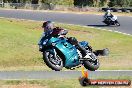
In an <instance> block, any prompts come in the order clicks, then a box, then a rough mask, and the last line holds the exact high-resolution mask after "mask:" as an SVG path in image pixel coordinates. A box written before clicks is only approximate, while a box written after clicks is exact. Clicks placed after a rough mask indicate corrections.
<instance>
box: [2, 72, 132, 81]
mask: <svg viewBox="0 0 132 88" xmlns="http://www.w3.org/2000/svg"><path fill="white" fill-rule="evenodd" d="M88 75H89V78H92V79H93V78H94V79H95V78H116V77H117V78H121V77H131V76H132V71H94V72H93V71H88ZM80 76H82V73H81V71H4V72H0V80H19V79H62V78H63V79H78V78H79V77H80Z"/></svg>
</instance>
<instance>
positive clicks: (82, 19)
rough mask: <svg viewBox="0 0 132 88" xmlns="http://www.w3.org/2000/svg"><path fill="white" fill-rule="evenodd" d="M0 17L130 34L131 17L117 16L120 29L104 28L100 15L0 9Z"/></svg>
mask: <svg viewBox="0 0 132 88" xmlns="http://www.w3.org/2000/svg"><path fill="white" fill-rule="evenodd" d="M0 17H6V18H18V19H28V20H37V21H46V20H50V21H54V22H59V23H68V24H76V25H83V26H92V27H98V28H105V29H109V30H113V31H119V32H123V33H127V34H132V16H131V17H127V16H118V21H119V22H120V24H121V26H120V27H113V26H109V27H108V26H106V25H105V24H104V23H102V20H103V19H102V15H90V14H74V13H59V12H42V11H24V10H2V9H0Z"/></svg>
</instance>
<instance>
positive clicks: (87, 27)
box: [0, 17, 132, 36]
mask: <svg viewBox="0 0 132 88" xmlns="http://www.w3.org/2000/svg"><path fill="white" fill-rule="evenodd" d="M0 18H6V17H0ZM6 19H14V20H18V19H19V18H6ZM19 20H27V21H35V22H44V21H37V20H30V19H19ZM54 23H59V22H54ZM59 24H67V25H72V26H74V25H75V26H80V27H86V28H94V29H99V30H103V31H109V32H114V33H119V34H123V35H128V36H132V35H131V34H128V33H124V32H120V31H114V30H109V29H104V28H98V27H90V26H83V25H78V24H68V23H59Z"/></svg>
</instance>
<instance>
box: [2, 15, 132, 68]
mask: <svg viewBox="0 0 132 88" xmlns="http://www.w3.org/2000/svg"><path fill="white" fill-rule="evenodd" d="M41 25H42V22H35V21H26V20H13V19H3V18H0V42H1V43H0V69H1V70H50V69H49V68H48V67H47V66H46V65H45V63H44V62H43V60H42V55H41V53H40V52H39V51H38V45H37V43H38V41H39V38H40V36H41V34H42V32H43V30H42V28H41ZM56 25H57V26H61V27H63V28H66V29H68V30H69V33H68V35H67V36H75V37H76V38H77V39H78V40H79V41H82V40H86V41H89V43H90V45H91V46H92V47H93V49H102V48H106V47H107V48H109V49H110V56H109V57H103V58H100V64H101V66H100V68H99V69H103V70H104V69H107V70H112V69H114V70H132V64H131V60H132V56H131V55H132V37H131V36H127V35H122V34H118V33H113V32H108V31H102V30H98V29H94V28H88V27H87V28H86V27H81V26H76V25H66V24H59V23H57V24H56ZM64 70H65V69H64Z"/></svg>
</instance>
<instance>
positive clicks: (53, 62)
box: [43, 51, 63, 71]
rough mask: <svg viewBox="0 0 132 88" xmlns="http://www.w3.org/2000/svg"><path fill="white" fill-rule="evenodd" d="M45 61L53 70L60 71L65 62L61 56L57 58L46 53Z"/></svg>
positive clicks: (48, 52)
mask: <svg viewBox="0 0 132 88" xmlns="http://www.w3.org/2000/svg"><path fill="white" fill-rule="evenodd" d="M55 52H56V51H55ZM43 60H44V62H45V63H46V65H47V66H48V67H49V68H51V69H52V70H55V71H60V70H62V68H63V60H62V59H61V58H60V56H59V55H56V56H55V54H54V53H53V52H50V51H44V52H43Z"/></svg>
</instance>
